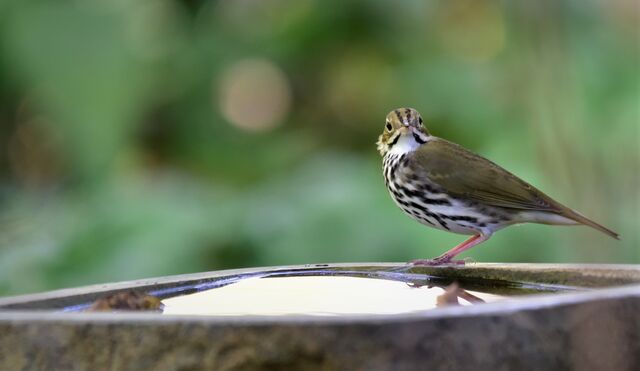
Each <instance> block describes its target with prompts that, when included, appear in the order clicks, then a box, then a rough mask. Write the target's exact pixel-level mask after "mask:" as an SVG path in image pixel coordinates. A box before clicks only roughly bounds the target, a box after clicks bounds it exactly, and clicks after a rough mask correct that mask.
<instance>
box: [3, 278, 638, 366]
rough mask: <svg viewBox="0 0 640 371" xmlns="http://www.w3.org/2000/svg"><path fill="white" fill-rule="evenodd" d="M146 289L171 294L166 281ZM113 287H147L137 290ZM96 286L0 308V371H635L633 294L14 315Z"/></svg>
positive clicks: (86, 293) (632, 288)
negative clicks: (418, 308)
mask: <svg viewBox="0 0 640 371" xmlns="http://www.w3.org/2000/svg"><path fill="white" fill-rule="evenodd" d="M485 266H486V267H487V268H488V269H489V270H488V272H493V273H491V274H490V276H491V277H492V279H496V278H497V276H496V274H497V275H500V274H502V275H506V276H508V277H512V278H513V277H514V274H516V273H513V271H517V270H518V269H522V267H520V268H518V267H514V268H518V269H513V270H512V271H511V272H503V273H500V274H498V273H496V272H495V270H496V269H498V270H509V269H510V268H509V266H505V265H501V266H500V267H497V266H489V265H485ZM378 267H381V266H378ZM535 268H536V267H535V266H529V270H530V271H531V270H535ZM541 268H544V267H541ZM547 268H548V267H547ZM591 268H592V270H597V269H596V267H593V266H592V267H591ZM620 268H621V269H620V270H623V271H624V272H623V273H622V274H620V275H616V273H615V271H616V268H615V267H614V266H608V267H607V268H606V269H607V270H609V273H607V274H605V276H607V277H609V279H612V281H610V282H618V283H619V280H620V279H621V278H620V277H622V276H624V277H628V278H629V277H631V276H633V273H630V272H633V271H635V272H636V273H635V274H637V271H638V268H636V267H630V266H626V267H620ZM476 269H477V268H476ZM554 269H555V270H558V269H560V267H558V266H556V268H554ZM462 271H464V272H465V273H461V272H462ZM584 272H585V270H584V269H582V270H581V273H580V275H581V276H582V275H584V274H585V273H584ZM600 273H602V272H600ZM214 274H222V273H208V274H199V275H192V276H182V277H181V278H180V279H179V281H180V280H181V281H185V280H194V279H195V280H198V279H205V276H206V275H208V277H211V276H212V275H214ZM224 274H228V272H227V273H224ZM224 274H222V275H224ZM456 274H457V275H458V274H471V273H470V272H469V271H466V270H465V269H462V270H457V272H456ZM520 274H524V276H529V277H530V276H531V275H532V274H533V273H531V272H529V273H520ZM516 275H517V274H516ZM534 276H535V275H534ZM568 276H569V275H566V276H565V277H564V278H563V279H562V282H564V283H565V284H566V283H567V282H569V281H570V282H573V283H574V284H575V283H576V282H577V281H576V280H577V278H576V277H575V275H574V276H573V279H568V278H567V277H568ZM587 276H588V275H587ZM613 276H615V277H613ZM518 277H522V275H521V276H518ZM554 277H555V276H554ZM588 277H593V276H588ZM616 277H617V278H616ZM636 277H637V276H636ZM502 278H504V277H502ZM603 279H606V278H603ZM552 280H554V281H555V280H556V278H552ZM587 281H589V280H587ZM145 282H149V281H145ZM155 282H156V284H158V285H167V284H170V283H171V284H175V285H177V283H176V282H177V281H176V277H169V278H166V279H158V280H155ZM599 282H600V281H599ZM632 282H634V280H633V279H631V278H629V281H625V282H624V283H626V284H629V283H632ZM635 282H637V280H636V281H635ZM116 285H117V289H123V288H126V287H131V286H132V285H133V286H136V285H138V286H142V287H147V288H148V287H153V286H145V285H144V284H140V281H138V282H137V283H129V284H126V283H121V284H116ZM588 285H592V284H591V283H589V284H588ZM98 287H101V288H102V289H103V290H101V291H102V292H109V291H113V290H115V287H111V286H109V285H106V286H104V285H101V286H93V287H92V288H80V289H74V290H65V291H62V292H53V293H45V294H41V295H40V296H38V295H32V296H29V297H22V298H7V299H0V370H19V369H43V370H58V369H60V370H107V369H108V370H120V369H135V370H141V369H142V370H200V369H211V370H336V369H337V370H341V369H343V370H415V369H425V370H426V369H442V370H514V369H516V370H541V369H544V370H559V369H562V370H566V369H574V370H635V369H640V286H637V285H628V286H625V287H615V288H605V289H598V290H593V291H588V292H579V293H569V294H553V295H540V296H530V297H526V298H519V299H515V300H509V301H504V302H496V303H488V304H482V305H477V306H465V307H447V308H442V309H436V310H430V311H426V312H424V313H415V314H408V315H407V314H403V315H384V316H339V317H308V316H287V317H193V316H163V315H159V314H156V313H60V312H52V311H41V312H38V311H34V310H28V309H26V308H33V307H40V308H44V307H46V306H45V304H47V303H48V304H51V305H52V307H59V305H60V303H58V302H56V300H59V301H62V302H64V303H66V304H73V303H77V302H78V300H86V299H87V298H89V297H90V296H91V292H90V291H91V290H93V291H95V289H96V288H98ZM33 303H38V304H33ZM3 307H4V308H7V307H11V308H14V310H7V309H3Z"/></svg>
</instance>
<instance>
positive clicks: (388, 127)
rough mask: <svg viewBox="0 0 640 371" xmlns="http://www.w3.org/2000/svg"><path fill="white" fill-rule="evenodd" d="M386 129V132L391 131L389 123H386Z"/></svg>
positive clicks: (391, 127)
mask: <svg viewBox="0 0 640 371" xmlns="http://www.w3.org/2000/svg"><path fill="white" fill-rule="evenodd" d="M386 128H387V131H391V129H393V126H391V123H390V122H387V125H386Z"/></svg>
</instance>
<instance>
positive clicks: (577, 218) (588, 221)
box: [563, 209, 620, 240]
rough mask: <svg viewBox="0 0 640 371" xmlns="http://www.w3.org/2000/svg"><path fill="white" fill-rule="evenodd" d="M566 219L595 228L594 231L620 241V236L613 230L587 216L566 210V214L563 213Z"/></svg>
mask: <svg viewBox="0 0 640 371" xmlns="http://www.w3.org/2000/svg"><path fill="white" fill-rule="evenodd" d="M563 214H564V216H565V217H567V218H570V219H572V220H575V221H576V222H578V223H580V224H584V225H588V226H589V227H591V228H593V229H597V230H599V231H600V232H602V233H604V234H607V235H609V236H611V237H613V238H615V239H616V240H619V239H620V235H619V234H618V233H616V232H614V231H612V230H611V229H609V228H607V227H605V226H603V225H601V224H598V223H596V222H594V221H593V220H591V219H589V218H587V217H586V216H584V215H582V214H580V213H579V212H577V211H575V210H571V209H569V210H566V211H565V213H563Z"/></svg>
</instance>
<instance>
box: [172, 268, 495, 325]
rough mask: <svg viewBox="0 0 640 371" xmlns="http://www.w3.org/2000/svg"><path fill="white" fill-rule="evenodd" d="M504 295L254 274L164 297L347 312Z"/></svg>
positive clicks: (210, 304) (176, 308) (258, 309)
mask: <svg viewBox="0 0 640 371" xmlns="http://www.w3.org/2000/svg"><path fill="white" fill-rule="evenodd" d="M502 298H505V297H504V296H499V295H494V294H489V293H486V292H479V291H473V292H469V291H466V290H463V289H462V288H460V287H459V286H458V284H452V285H449V286H447V287H445V289H443V288H442V287H439V286H433V285H424V286H420V285H416V284H413V285H407V283H405V282H402V281H394V280H385V279H372V278H364V277H347V276H342V277H341V276H298V277H277V278H249V279H244V280H241V281H239V282H237V283H235V284H231V285H227V286H224V287H220V288H216V289H212V290H207V291H202V292H199V293H195V294H190V295H183V296H177V297H173V298H168V299H165V300H163V304H164V313H165V314H194V315H212V316H216V315H217V316H227V315H286V314H307V315H324V316H331V315H341V314H397V313H408V312H418V311H423V310H428V309H434V308H436V307H438V306H442V305H447V304H448V305H450V304H456V305H470V304H474V303H479V302H492V301H496V300H500V299H502Z"/></svg>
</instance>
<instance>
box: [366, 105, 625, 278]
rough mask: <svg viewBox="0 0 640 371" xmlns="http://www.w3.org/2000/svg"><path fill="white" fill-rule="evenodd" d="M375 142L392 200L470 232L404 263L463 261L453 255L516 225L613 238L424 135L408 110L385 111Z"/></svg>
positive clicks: (430, 220) (432, 221) (499, 171)
mask: <svg viewBox="0 0 640 371" xmlns="http://www.w3.org/2000/svg"><path fill="white" fill-rule="evenodd" d="M376 144H377V148H378V151H379V152H380V155H381V156H382V164H383V165H382V170H383V175H384V181H385V185H386V187H387V189H388V191H389V194H390V195H391V198H392V199H393V200H394V202H395V203H396V205H398V206H399V207H400V208H401V209H402V210H403V211H404V212H405V213H406V214H407V215H408V216H410V217H411V218H413V219H414V220H416V221H418V222H420V223H422V224H424V225H426V226H429V227H433V228H437V229H441V230H445V231H449V232H453V233H458V234H464V235H471V237H470V238H468V239H467V240H465V241H464V242H462V243H461V244H459V245H457V246H455V247H454V248H452V249H450V250H448V251H446V252H445V253H443V254H442V255H440V256H437V257H435V258H433V259H417V260H413V261H411V262H410V263H411V265H426V266H431V265H451V264H464V260H454V259H453V258H454V257H456V256H457V255H459V254H460V253H462V252H464V251H466V250H469V249H471V248H472V247H474V246H477V245H479V244H481V243H483V242H485V241H487V240H488V239H489V238H491V236H492V235H493V234H494V233H495V232H497V231H498V230H500V229H503V228H505V227H508V226H511V225H515V224H521V223H540V224H549V225H586V226H589V227H592V228H595V229H597V230H598V231H600V232H603V233H605V234H607V235H609V236H611V237H613V238H615V239H620V236H619V235H618V233H616V232H614V231H612V230H610V229H608V228H606V227H604V226H602V225H601V224H598V223H596V222H594V221H593V220H591V219H588V218H587V217H585V216H584V215H582V214H580V213H578V212H577V211H575V210H572V209H570V208H569V207H567V206H564V205H563V204H561V203H559V202H557V201H555V200H554V199H552V198H551V197H549V196H547V195H546V194H544V193H543V192H542V191H540V190H538V189H537V188H535V187H534V186H532V185H531V184H529V183H527V182H525V181H524V180H522V179H520V178H519V177H517V176H516V175H514V174H512V173H510V172H509V171H507V170H505V169H504V168H502V167H500V166H499V165H497V164H495V163H494V162H492V161H490V160H488V159H486V158H484V157H482V156H481V155H478V154H476V153H474V152H472V151H470V150H468V149H466V148H464V147H462V146H460V145H458V144H455V143H453V142H450V141H447V140H445V139H442V138H439V137H436V136H434V135H431V134H430V133H429V131H428V130H427V128H426V127H425V126H424V124H423V119H422V116H421V115H420V113H418V111H416V110H415V109H413V108H398V109H395V110H393V111H391V112H389V114H388V115H387V117H386V121H385V124H384V129H383V132H382V134H381V135H380V136H379V137H378V141H377V143H376Z"/></svg>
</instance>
